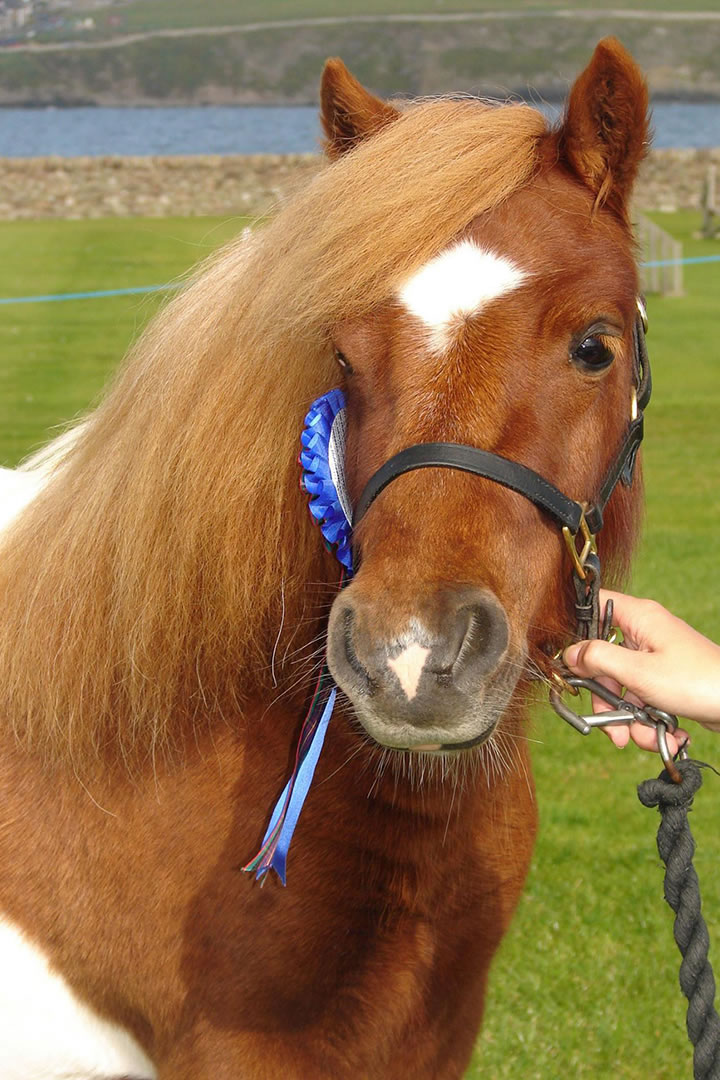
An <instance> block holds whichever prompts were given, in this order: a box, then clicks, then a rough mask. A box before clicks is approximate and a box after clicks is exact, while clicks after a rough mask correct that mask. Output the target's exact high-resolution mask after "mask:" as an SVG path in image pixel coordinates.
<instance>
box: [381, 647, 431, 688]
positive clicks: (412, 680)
mask: <svg viewBox="0 0 720 1080" xmlns="http://www.w3.org/2000/svg"><path fill="white" fill-rule="evenodd" d="M429 655H430V650H429V649H426V648H425V647H424V646H423V645H418V644H417V642H414V643H413V644H412V645H408V647H407V648H406V649H403V651H402V652H401V653H400V655H399V656H396V657H395V659H394V660H388V667H389V668H391V669H392V670H393V671H394V672H395V674H396V675H397V679H398V682H399V683H400V686H401V687H402V689H403V693H404V694H405V697H406V698H407V699H408V701H412V699H413V698H414V697H415V695H416V694H417V688H418V683H419V682H420V676H421V675H422V672H423V668H424V667H425V661H426V660H427V658H428V656H429Z"/></svg>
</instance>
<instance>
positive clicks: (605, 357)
mask: <svg viewBox="0 0 720 1080" xmlns="http://www.w3.org/2000/svg"><path fill="white" fill-rule="evenodd" d="M571 356H572V359H573V360H575V361H577V363H578V364H581V365H582V366H583V367H584V368H587V369H588V370H590V371H602V370H603V368H606V367H609V366H610V364H612V362H613V360H614V359H615V357H614V356H613V352H612V349H609V348H608V346H607V345H606V344H605V342H604V341H603V340H602V338H599V337H595V336H594V335H591V336H590V337H586V338H585V339H584V340H583V341H581V342H580V344H579V345H576V346H575V348H574V349H573V350H572V353H571Z"/></svg>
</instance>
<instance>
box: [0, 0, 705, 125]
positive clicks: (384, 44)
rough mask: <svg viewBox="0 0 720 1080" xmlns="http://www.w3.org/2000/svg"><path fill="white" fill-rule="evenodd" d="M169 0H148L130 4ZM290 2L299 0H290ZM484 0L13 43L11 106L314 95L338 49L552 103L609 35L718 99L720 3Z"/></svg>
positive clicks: (655, 84) (387, 66)
mask: <svg viewBox="0 0 720 1080" xmlns="http://www.w3.org/2000/svg"><path fill="white" fill-rule="evenodd" d="M218 2H219V0H215V8H214V9H213V10H216V9H217V7H218ZM165 3H166V0H152V3H151V0H145V4H144V5H140V4H138V3H135V4H134V5H129V6H128V9H127V10H128V11H131V10H133V9H135V8H140V7H141V6H144V7H145V8H147V7H149V6H152V4H155V5H157V8H158V9H159V8H160V7H161V6H162V5H164V4H165ZM428 4H429V0H426V4H425V6H426V8H427V7H428ZM180 6H181V7H182V5H180ZM267 6H268V7H270V6H271V4H270V3H268V5H267ZM275 6H276V7H277V6H278V0H275ZM286 6H287V7H290V8H297V7H299V6H300V5H299V4H298V3H297V0H287V3H286ZM305 6H306V7H307V6H308V5H305ZM474 6H475V11H476V14H475V16H474V17H473V16H468V17H467V18H460V19H458V18H455V19H445V20H444V21H440V20H434V19H433V20H431V19H428V18H427V16H426V17H425V18H424V19H423V18H418V19H411V18H405V19H403V20H402V21H383V20H382V18H381V17H378V18H377V19H363V20H359V21H358V20H353V19H352V18H343V19H335V20H333V19H327V20H326V21H324V22H322V23H319V22H317V21H316V22H313V21H312V20H304V21H300V22H298V23H296V24H293V25H289V24H288V23H287V22H285V23H282V22H281V23H280V24H278V25H268V24H266V25H264V26H262V27H257V28H250V27H247V26H246V27H245V28H242V27H235V28H234V27H230V26H226V27H218V28H216V29H214V30H213V29H205V30H200V31H193V30H192V29H190V30H183V29H176V30H174V31H166V32H165V33H163V32H160V33H158V32H157V31H156V32H154V33H152V32H151V33H150V34H147V33H146V34H145V35H143V32H142V31H140V32H139V33H136V34H135V35H134V36H133V38H132V39H130V40H123V38H118V39H116V40H115V41H114V42H108V41H104V42H97V43H92V42H90V41H84V42H82V43H79V42H76V43H74V44H68V45H60V44H58V43H56V44H51V45H45V46H40V45H36V46H32V45H23V46H22V47H20V48H13V49H1V50H0V104H6V105H9V104H60V105H61V104H78V103H86V104H102V105H106V104H204V103H213V104H218V103H220V104H231V103H239V104H250V103H261V104H272V103H286V104H305V103H312V102H314V101H315V100H316V96H317V83H318V78H319V75H320V71H321V68H322V64H323V61H324V60H325V58H326V57H327V56H330V55H339V56H342V57H343V59H344V60H345V61H346V62H347V63H348V65H349V66H350V67H351V68H352V69H353V71H354V72H355V73H356V74H357V75H358V77H359V78H360V79H362V80H363V81H364V82H365V83H366V84H367V85H368V86H370V87H372V88H373V89H374V90H376V91H377V92H379V93H382V94H386V95H391V94H394V93H402V94H413V95H418V94H420V95H422V94H432V93H440V92H443V91H447V90H461V91H469V92H473V93H481V94H490V95H495V96H497V95H498V94H500V95H506V94H513V93H520V94H525V95H527V93H528V90H530V92H531V93H535V94H538V95H542V96H545V97H548V98H551V99H553V98H558V97H562V96H563V95H564V93H565V92H566V90H567V87H568V84H569V82H570V81H571V80H572V78H573V76H574V75H575V74H576V73H577V71H578V69H579V68H580V67H581V66H582V65H583V64H584V63H585V62H586V61H587V59H588V57H589V55H590V52H591V51H592V48H593V46H594V45H595V43H596V42H597V40H598V39H599V38H600V37H603V36H604V35H606V34H610V33H615V34H617V35H618V36H619V37H620V38H621V40H622V41H623V42H624V43H625V44H626V46H627V47H628V48H629V49H630V50H631V52H632V53H633V55H634V56H635V57H636V58H637V60H638V61H639V63H640V64H641V65H642V66H643V67H644V69H645V71H646V72H647V74H648V79H649V82H650V86H651V89H652V91H653V92H654V94H655V95H658V96H665V97H684V98H698V99H699V98H705V99H720V59H719V58H720V17H719V16H718V13H717V12H716V13H715V15H714V16H713V14H711V13H708V14H707V15H705V16H703V15H689V14H687V13H679V14H677V15H675V16H670V15H668V14H666V15H665V16H664V17H663V16H661V15H658V16H655V17H652V18H648V17H647V15H646V16H644V17H643V15H641V14H640V13H638V14H637V15H633V16H630V17H626V18H619V17H618V16H617V15H613V14H612V13H611V14H609V15H607V16H605V15H597V14H592V15H591V14H590V13H583V12H582V11H581V10H578V11H573V12H571V13H568V12H567V11H566V12H565V13H564V14H563V13H562V12H559V11H556V12H554V13H553V12H550V13H547V14H545V15H541V14H538V13H531V12H530V11H527V12H525V13H520V12H517V11H516V12H512V11H507V12H505V13H504V14H492V15H490V14H487V15H486V16H482V15H478V13H477V5H474ZM209 7H210V8H212V3H211V4H209ZM113 10H114V8H113ZM169 34H172V35H173V36H168V35H169Z"/></svg>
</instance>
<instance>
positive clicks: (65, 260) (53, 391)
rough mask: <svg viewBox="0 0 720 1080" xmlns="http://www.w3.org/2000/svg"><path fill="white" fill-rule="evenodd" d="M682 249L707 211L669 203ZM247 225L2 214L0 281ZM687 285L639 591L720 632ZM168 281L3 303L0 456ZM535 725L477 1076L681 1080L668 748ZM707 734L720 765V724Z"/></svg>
mask: <svg viewBox="0 0 720 1080" xmlns="http://www.w3.org/2000/svg"><path fill="white" fill-rule="evenodd" d="M658 220H661V223H662V224H663V226H664V227H665V228H667V229H669V230H670V231H672V232H674V233H675V234H676V235H677V236H678V237H680V238H681V239H682V240H683V241H684V243H685V253H686V254H687V255H693V254H696V253H702V254H711V253H720V243H708V242H701V241H695V240H692V239H691V233H692V231H693V229H695V228H697V226H698V220H697V216H695V215H692V214H678V215H672V216H666V215H663V216H662V217H661V218H659V219H658ZM243 224H244V222H243V221H242V220H240V219H235V220H232V221H225V220H215V219H213V220H209V219H200V218H193V219H187V220H178V219H164V220H160V219H157V220H109V221H87V222H50V221H44V222H40V221H38V222H30V223H20V222H18V223H11V224H5V225H4V227H3V230H2V233H1V234H0V255H1V258H0V296H3V297H6V296H22V295H28V294H39V293H53V292H64V291H81V290H85V289H96V288H113V287H124V286H132V285H142V284H152V283H160V282H164V281H168V280H170V279H172V278H174V277H176V276H178V275H180V274H182V273H183V272H184V271H185V269H186V268H187V267H188V266H190V265H191V264H192V263H193V262H195V261H196V260H197V259H198V258H199V257H201V256H203V255H205V254H206V253H207V252H208V251H209V250H210V249H212V248H213V247H214V246H216V245H217V244H218V243H219V242H221V241H222V240H224V239H226V238H227V237H228V236H229V235H232V234H233V233H235V232H236V231H237V230H238V229H239V228H240V227H241V226H242V225H243ZM685 284H686V295H685V296H684V297H683V298H681V299H664V300H662V299H658V298H653V299H651V302H650V320H651V327H650V336H649V346H650V351H651V356H652V361H653V372H654V380H655V394H654V398H653V401H652V403H651V406H650V409H649V412H648V416H647V441H646V448H645V467H646V479H647V528H646V532H645V538H644V541H643V544H642V547H641V550H640V552H639V553H638V558H637V561H636V571H635V576H634V582H633V586H634V588H635V589H636V590H637V591H639V592H641V593H645V594H651V595H654V596H656V597H657V598H658V599H659V600H661V601H663V602H664V603H666V604H668V605H669V606H671V607H672V608H673V609H674V610H676V611H677V612H678V613H679V614H681V615H683V616H685V617H686V618H688V619H691V620H692V621H693V622H694V623H695V624H696V625H697V626H698V627H699V628H700V629H702V630H704V631H705V632H706V633H709V634H711V635H713V636H715V637H716V638H719V639H720V604H719V601H718V597H719V595H720V590H719V587H718V582H717V579H716V568H717V562H718V559H717V555H718V541H717V537H718V533H719V532H720V499H719V496H718V492H720V425H718V421H717V417H718V413H719V412H720V370H719V369H718V368H719V364H720V350H719V349H718V346H717V342H718V338H719V337H720V307H719V305H718V297H719V296H720V264H708V265H700V266H691V267H687V268H686V271H685ZM157 302H158V300H157V298H156V297H155V298H138V297H129V298H128V297H125V298H117V299H108V300H78V301H72V302H68V303H62V304H50V303H46V304H27V305H8V306H2V307H0V358H1V359H0V462H1V463H3V464H6V465H12V464H15V463H16V462H17V461H18V460H19V459H20V457H21V456H22V455H23V454H25V453H26V452H27V451H29V450H31V449H32V448H33V447H36V446H38V445H39V444H40V443H42V442H43V441H44V440H45V439H46V438H47V437H48V435H49V434H50V433H51V432H52V429H53V426H54V425H57V424H60V423H62V422H64V421H66V420H68V419H69V418H71V417H73V416H74V415H76V414H77V413H78V412H79V411H80V410H82V409H83V408H85V407H86V406H87V404H88V402H90V401H92V400H93V399H94V398H95V397H96V395H97V394H98V392H99V390H100V387H101V386H102V383H103V380H104V379H105V377H106V375H107V373H108V371H110V370H111V369H112V368H113V367H114V365H115V364H116V362H117V361H118V359H119V358H120V356H121V355H122V353H123V351H124V349H125V347H126V345H127V344H128V342H129V341H130V340H131V339H132V338H133V337H134V335H135V334H136V333H137V332H138V330H139V328H140V327H141V326H142V324H143V323H144V322H145V320H146V319H147V318H148V316H149V315H150V313H151V312H152V311H153V310H154V308H155V306H156V304H157ZM530 734H531V736H532V737H533V738H534V739H536V740H537V743H536V744H534V745H533V752H534V762H535V776H536V782H537V789H538V801H539V807H540V817H541V831H540V838H539V842H538V846H537V849H536V852H535V857H534V860H533V866H532V871H531V874H530V880H529V883H528V887H527V890H526V892H525V895H524V898H523V900H522V903H521V905H520V910H519V913H518V916H517V918H516V920H515V923H514V925H513V928H512V930H511V932H510V934H509V935H508V937H507V938H506V940H505V942H504V944H503V946H502V949H501V951H500V954H499V957H498V959H497V962H496V964H495V967H494V971H493V973H492V976H491V989H490V994H489V1001H488V1009H487V1017H486V1023H485V1027H484V1031H483V1034H482V1036H481V1038H480V1040H479V1043H478V1048H477V1051H476V1054H475V1057H474V1060H473V1064H472V1066H471V1068H470V1071H469V1072H468V1078H473V1080H474V1078H480V1077H482V1078H484V1080H488V1078H490V1080H496V1078H497V1080H500V1078H509V1080H520V1078H522V1080H555V1078H558V1077H566V1076H572V1077H574V1078H585V1080H591V1078H592V1080H611V1078H612V1080H617V1078H622V1080H648V1078H652V1080H679V1078H680V1077H685V1076H688V1077H689V1076H690V1075H691V1072H692V1069H691V1055H690V1048H689V1044H688V1043H687V1039H686V1035H685V1029H684V1007H683V1002H684V999H683V998H682V996H681V993H680V990H679V988H678V985H677V971H678V958H679V957H678V954H677V953H676V949H675V946H674V943H673V940H672V917H671V913H670V910H669V908H667V907H666V905H665V904H664V902H663V899H662V872H661V868H660V864H659V859H658V857H657V854H656V852H655V830H656V826H657V815H656V814H655V813H654V812H652V813H651V812H650V811H648V810H645V809H643V808H642V807H641V806H640V804H639V802H638V801H637V797H636V794H635V787H636V784H637V783H638V782H640V781H641V780H643V779H645V778H646V777H647V776H650V775H653V774H655V773H656V772H657V771H658V766H657V759H655V758H654V757H650V756H649V755H644V754H642V753H640V752H639V751H637V750H635V749H634V748H628V749H626V750H623V751H617V750H614V749H613V748H612V747H611V746H610V744H609V742H607V741H606V740H605V739H604V738H603V736H602V735H600V734H595V735H593V736H591V737H590V738H588V739H583V738H582V737H581V736H579V735H576V734H575V733H574V732H571V731H570V729H569V728H567V727H565V726H564V725H563V724H562V721H560V720H559V719H557V718H556V717H555V716H554V715H552V714H551V713H550V712H549V711H548V710H547V709H544V708H541V709H538V711H537V715H536V719H535V721H534V725H533V729H532V731H531V733H530ZM693 734H694V752H695V754H696V756H698V757H700V758H702V759H704V760H707V761H710V762H714V763H715V764H717V765H720V741H718V739H717V738H716V737H714V736H711V735H708V734H707V733H704V732H698V733H697V734H695V729H693ZM719 816H720V778H718V777H715V776H714V775H713V774H711V773H707V774H706V778H705V786H704V788H703V790H702V792H701V793H700V795H699V797H698V799H697V802H696V812H695V813H694V815H693V828H694V830H695V835H696V839H697V841H698V855H697V858H696V866H697V869H698V872H699V874H700V878H701V884H702V888H703V894H704V905H705V913H706V916H707V918H708V922H709V925H710V932H711V937H712V939H713V941H714V942H715V945H716V947H715V950H714V958H715V962H716V964H717V965H718V971H719V973H720V872H718V865H720V832H719V830H718V828H717V822H718V818H719Z"/></svg>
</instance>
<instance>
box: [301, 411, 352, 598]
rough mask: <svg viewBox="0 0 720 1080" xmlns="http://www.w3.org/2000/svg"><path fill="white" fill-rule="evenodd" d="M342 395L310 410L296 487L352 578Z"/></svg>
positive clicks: (304, 433) (331, 547) (329, 545)
mask: <svg viewBox="0 0 720 1080" xmlns="http://www.w3.org/2000/svg"><path fill="white" fill-rule="evenodd" d="M345 438H346V419H345V395H344V394H343V392H342V390H330V391H329V393H327V394H323V395H322V397H319V398H318V399H317V400H316V401H314V402H313V403H312V405H311V406H310V410H309V412H308V414H307V416H306V417H305V426H304V428H303V433H302V436H301V443H302V450H301V452H300V465H301V467H302V478H301V480H300V486H301V487H302V489H303V490H304V491H306V492H307V494H308V495H309V496H310V513H311V514H312V517H313V519H314V520H315V521H316V522H317V524H318V525H319V526H320V531H321V533H322V536H323V539H324V541H325V543H326V544H327V546H328V548H329V549H330V550H331V551H334V553H335V555H336V557H337V559H338V560H339V562H340V563H341V565H342V566H343V567H344V569H345V571H346V572H347V576H348V577H350V576H351V575H352V546H351V541H352V507H351V505H350V499H349V497H348V492H347V485H346V482H345Z"/></svg>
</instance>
